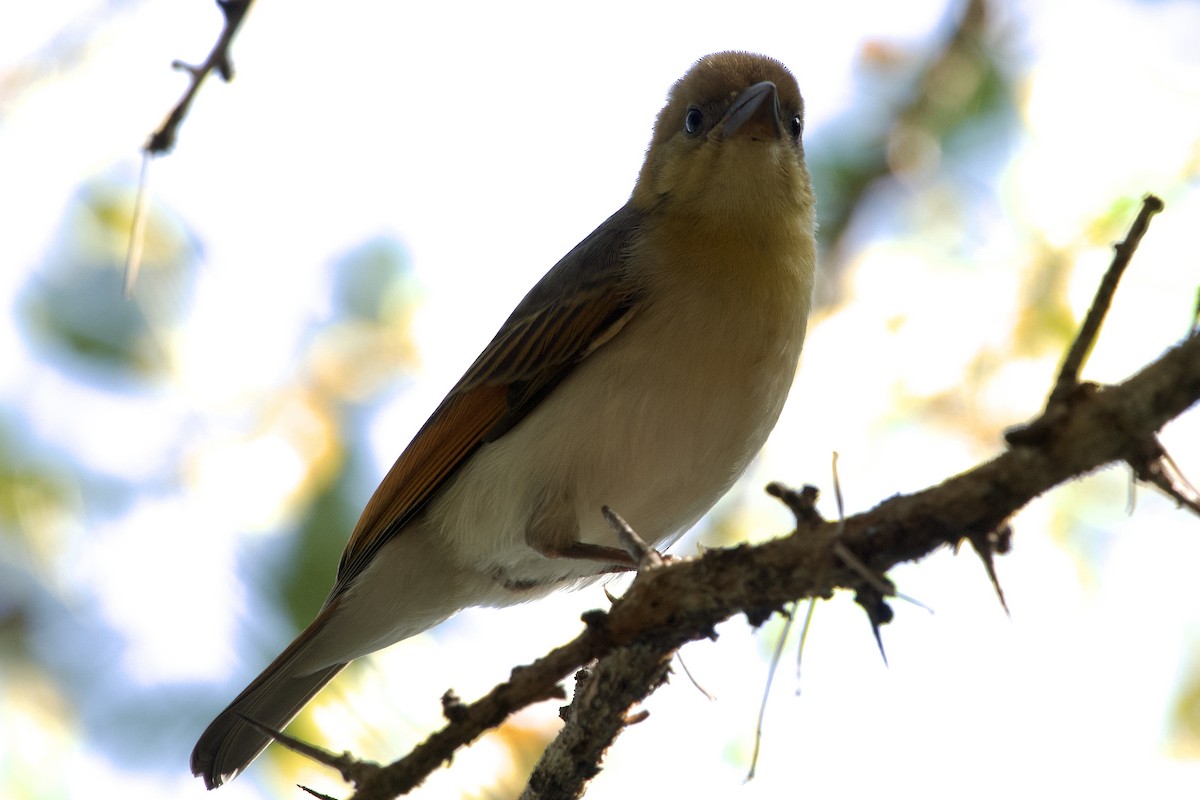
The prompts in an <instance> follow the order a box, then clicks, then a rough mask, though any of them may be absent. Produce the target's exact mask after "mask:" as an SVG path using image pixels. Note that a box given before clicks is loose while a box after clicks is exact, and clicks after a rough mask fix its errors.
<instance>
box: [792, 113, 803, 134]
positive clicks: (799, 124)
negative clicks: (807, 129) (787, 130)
mask: <svg viewBox="0 0 1200 800" xmlns="http://www.w3.org/2000/svg"><path fill="white" fill-rule="evenodd" d="M803 130H804V118H803V117H801V116H800V115H799V114H797V115H795V116H794V117H792V138H793V139H799V138H800V133H801V132H802V131H803Z"/></svg>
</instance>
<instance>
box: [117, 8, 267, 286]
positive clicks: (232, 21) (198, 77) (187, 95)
mask: <svg viewBox="0 0 1200 800" xmlns="http://www.w3.org/2000/svg"><path fill="white" fill-rule="evenodd" d="M252 2H254V0H217V7H218V8H220V9H221V14H222V15H224V17H225V25H224V26H223V27H222V28H221V34H220V35H219V36H218V37H217V42H216V44H215V45H213V49H212V51H211V52H210V53H209V54H208V58H206V59H204V62H203V63H202V64H200V65H199V66H193V65H191V64H185V63H184V62H182V61H172V62H171V66H172V67H173V68H175V69H178V70H182V71H183V72H186V73H187V74H188V76H189V78H190V80H189V81H188V87H187V89H186V90H185V91H184V93H183V97H181V98H180V99H179V102H177V103H176V104H175V106H174V108H172V109H171V111H170V113H168V114H167V116H166V118H165V119H164V120H163V121H162V124H161V125H159V126H158V128H157V130H155V131H154V132H153V133H151V134H150V138H149V139H147V140H146V144H145V145H144V146H143V147H142V168H141V174H140V176H139V178H138V191H137V200H136V201H135V203H134V208H133V220H132V221H131V222H130V226H129V227H130V230H129V250H128V252H127V253H126V255H125V278H124V280H123V281H122V284H123V286H122V291H123V292H124V294H125V296H126V297H132V296H133V287H134V285H135V284H136V283H137V276H138V272H139V271H140V269H141V264H142V247H143V242H144V240H145V235H146V215H147V213H148V209H149V195H150V189H149V183H150V161H151V159H153V158H154V157H155V156H159V155H162V154H164V153H169V152H170V151H171V149H172V148H173V147H174V146H175V140H176V138H177V137H178V135H179V126H180V125H181V124H183V119H184V117H186V116H187V113H188V110H189V109H190V108H191V107H192V101H193V100H195V99H196V94H197V92H199V91H200V84H202V83H204V79H205V78H207V77H208V76H209V74H210V73H212V72H216V73H217V74H218V75H219V76H220V77H221V79H222V80H224V81H225V82H226V83H228V82H229V81H231V80H233V62H232V60H231V59H230V55H229V49H230V47H231V46H232V45H233V37H234V35H235V34H236V33H237V32H238V28H239V27H241V24H242V20H243V19H245V18H246V12H248V11H249V10H250V4H251V3H252Z"/></svg>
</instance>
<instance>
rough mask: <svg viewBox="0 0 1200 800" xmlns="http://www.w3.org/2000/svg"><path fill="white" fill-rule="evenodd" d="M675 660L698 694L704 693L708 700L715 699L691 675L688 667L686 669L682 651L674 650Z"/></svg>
mask: <svg viewBox="0 0 1200 800" xmlns="http://www.w3.org/2000/svg"><path fill="white" fill-rule="evenodd" d="M675 660H676V661H678V662H679V666H680V667H682V668H683V674H684V675H686V676H687V679H688V680H689V681H691V682H692V686H695V687H696V691H698V692H700V694H702V695H704V696H705V698H707V699H708V700H709V701H710V702H711V701H713V700H716V699H717V698H715V697H713V695H712V693H711V692H709V691H708V690H707V689H705V688H704V687H703V686H701V685H700V682H699V681H697V680H696V677H695V676H694V675H692V671H691V670H690V669H688V665H687V664H686V663H685V662H684V660H683V653H681V652H680V651H678V650H676V651H675Z"/></svg>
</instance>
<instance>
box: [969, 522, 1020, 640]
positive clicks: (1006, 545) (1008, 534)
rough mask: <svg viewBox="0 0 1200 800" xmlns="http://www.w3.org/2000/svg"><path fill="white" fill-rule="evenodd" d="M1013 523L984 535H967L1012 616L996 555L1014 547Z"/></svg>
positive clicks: (1001, 600)
mask: <svg viewBox="0 0 1200 800" xmlns="http://www.w3.org/2000/svg"><path fill="white" fill-rule="evenodd" d="M1012 535H1013V530H1012V525H1009V524H1008V523H1007V522H1005V523H1002V524H1001V525H1000V526H999V527H997V528H995V529H993V530H991V531H988V532H987V533H985V534H983V535H982V536H980V535H978V534H974V535H969V536H967V537H966V538H967V541H968V542H970V543H971V549H972V550H974V551H975V554H976V555H978V556H979V560H980V561H982V562H983V568H984V569H985V570H987V574H988V580H990V581H991V582H992V588H994V589H995V590H996V598H997V599H999V601H1000V605H1001V607H1002V608H1003V609H1004V613H1005V614H1007V615H1008V616H1009V617H1010V618H1011V617H1012V612H1011V611H1009V609H1008V602H1007V601H1006V600H1005V599H1004V590H1003V589H1002V588H1000V579H999V577H997V575H996V561H995V558H994V556H995V555H996V554H997V553H998V554H1000V555H1004V554H1005V553H1007V552H1008V551H1009V550H1011V549H1012Z"/></svg>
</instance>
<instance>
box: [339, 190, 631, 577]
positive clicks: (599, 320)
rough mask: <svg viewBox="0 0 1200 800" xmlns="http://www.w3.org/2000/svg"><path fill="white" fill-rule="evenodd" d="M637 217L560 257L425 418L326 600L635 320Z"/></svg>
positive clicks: (359, 529)
mask: <svg viewBox="0 0 1200 800" xmlns="http://www.w3.org/2000/svg"><path fill="white" fill-rule="evenodd" d="M638 224H639V214H638V212H636V211H634V210H633V209H632V208H630V207H629V206H626V207H624V208H622V209H621V210H620V211H618V212H617V213H616V214H613V216H612V217H610V218H609V219H608V220H607V221H606V222H605V223H604V224H603V225H601V226H600V227H599V228H597V229H596V230H595V231H594V232H593V233H592V234H591V235H590V236H588V237H587V238H586V239H584V240H583V241H582V242H580V243H579V244H578V245H577V246H576V247H575V248H574V249H572V250H571V252H569V253H567V255H566V256H564V257H563V259H562V260H561V261H559V262H558V263H557V264H556V265H555V266H554V268H553V269H551V270H550V272H548V273H546V275H545V277H543V278H542V280H541V281H539V282H538V284H537V285H536V286H534V287H533V289H532V290H530V292H529V294H527V295H526V296H525V299H524V300H522V301H521V303H520V304H519V305H518V306H517V308H516V310H515V311H514V312H513V314H512V316H510V317H509V318H508V321H507V322H505V323H504V326H503V327H502V328H501V329H500V331H499V332H498V333H497V334H496V336H495V338H494V339H492V341H491V343H490V344H488V346H487V348H486V349H485V350H484V351H483V352H482V353H481V354H480V355H479V358H477V359H476V360H475V363H474V364H473V365H472V366H471V368H470V369H469V370H467V372H466V374H465V375H463V377H462V378H461V379H460V380H459V382H458V383H457V384H456V385H455V386H454V388H453V389H451V390H450V393H449V394H448V395H447V396H446V398H445V399H444V400H443V401H442V403H441V405H439V406H438V408H437V410H436V411H434V412H433V416H431V417H430V418H429V420H428V421H427V422H426V423H425V425H424V426H423V427H422V428H421V430H420V431H419V432H418V433H417V435H416V436H415V437H414V438H413V440H412V442H410V443H409V445H408V447H407V448H406V449H405V450H404V452H403V453H401V454H400V457H399V458H398V459H396V463H395V464H393V465H392V468H391V470H389V471H388V474H387V475H386V476H385V477H384V479H383V482H382V483H380V485H379V488H378V489H376V490H375V494H374V495H373V496H372V497H371V499H370V501H369V502H368V503H367V506H366V508H365V509H364V510H363V513H362V516H361V517H360V518H359V520H358V524H357V525H356V526H355V528H354V533H353V534H351V537H350V541H349V542H348V543H347V545H346V549H345V551H344V552H343V553H342V560H341V563H340V564H339V565H338V575H337V583H336V584H335V586H334V589H333V592H332V593H331V594H330V600H332V599H333V598H334V597H336V596H337V595H339V594H341V592H342V591H344V590H345V589H346V588H347V586H349V584H350V582H351V581H352V580H353V579H354V578H355V577H356V576H357V575H358V574H359V573H361V572H362V570H363V568H364V567H366V565H367V564H368V563H369V562H370V561H371V559H372V558H373V557H374V556H375V554H376V553H377V552H378V551H379V548H380V547H382V546H383V545H384V543H386V542H387V541H388V540H389V539H391V538H392V537H393V536H396V535H399V534H400V533H402V532H403V530H404V527H405V526H406V525H407V524H408V523H409V521H411V520H412V518H413V517H414V516H415V515H416V514H417V513H418V512H419V511H420V510H421V508H422V507H424V505H425V504H426V503H428V502H429V501H430V500H431V499H432V498H433V497H434V496H435V495H436V494H437V493H438V491H439V490H440V489H441V488H442V487H443V486H444V485H445V484H446V481H447V480H448V479H449V478H450V476H451V475H453V474H454V472H455V471H456V470H457V469H458V468H459V467H460V466H462V465H463V464H464V463H465V462H466V460H467V459H468V458H469V457H470V456H471V454H472V453H473V452H474V451H475V449H476V448H478V447H479V446H480V445H481V444H483V443H485V442H490V441H495V440H496V439H498V438H500V437H501V436H503V435H504V434H505V433H507V432H508V431H509V430H510V429H511V428H512V427H513V426H515V425H516V424H517V423H519V422H520V421H521V420H522V419H524V418H525V417H526V416H527V415H528V414H529V413H530V412H531V411H532V410H533V409H534V408H536V407H537V405H538V404H539V403H540V402H541V400H542V399H543V398H545V397H546V395H547V394H548V393H550V392H551V391H552V390H553V389H554V387H555V386H557V385H558V384H559V383H560V382H561V381H562V380H563V378H565V377H566V376H567V375H568V374H569V373H570V372H571V371H572V370H573V369H574V368H575V366H576V365H578V364H579V363H580V362H581V361H582V360H583V359H584V358H586V357H587V356H588V355H589V354H591V353H592V352H593V351H595V349H596V348H597V347H599V346H601V345H602V344H604V343H605V342H607V341H608V340H609V339H611V338H612V337H613V336H615V335H617V333H618V332H619V331H620V329H621V327H622V326H623V325H624V323H625V322H626V321H628V319H629V315H630V314H631V313H632V312H633V311H634V310H635V308H636V306H637V301H638V294H639V293H638V287H637V286H636V284H635V283H634V282H633V281H631V280H630V279H629V278H628V276H627V271H626V269H625V260H626V257H627V255H628V250H629V243H630V240H631V238H632V237H633V236H634V235H636V232H637V229H638Z"/></svg>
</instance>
